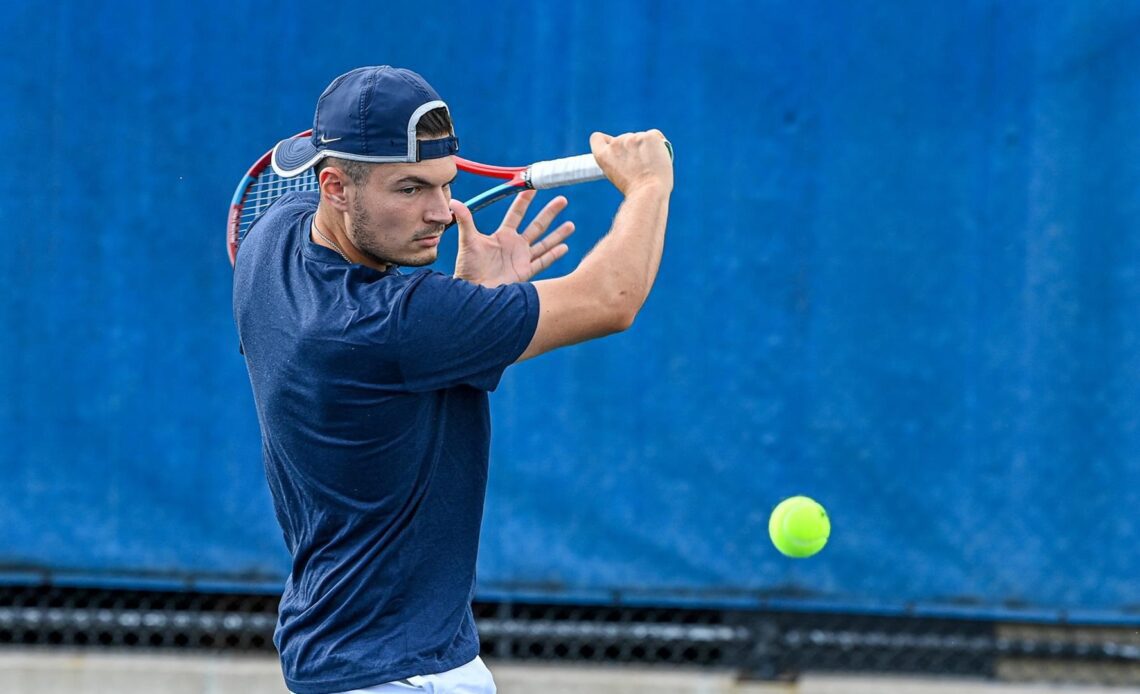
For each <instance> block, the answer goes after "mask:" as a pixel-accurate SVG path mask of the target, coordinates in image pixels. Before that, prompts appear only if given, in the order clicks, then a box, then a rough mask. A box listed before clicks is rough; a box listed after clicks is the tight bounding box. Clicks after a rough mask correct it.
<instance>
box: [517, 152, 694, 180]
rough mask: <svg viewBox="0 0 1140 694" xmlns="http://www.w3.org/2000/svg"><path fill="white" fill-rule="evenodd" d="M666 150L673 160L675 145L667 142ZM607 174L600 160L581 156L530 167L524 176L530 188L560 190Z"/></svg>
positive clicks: (552, 160)
mask: <svg viewBox="0 0 1140 694" xmlns="http://www.w3.org/2000/svg"><path fill="white" fill-rule="evenodd" d="M665 148H666V149H668V150H669V158H670V159H672V158H673V144H672V143H671V142H669V141H668V140H666V141H665ZM605 177H606V174H605V173H603V172H602V167H600V166H598V160H597V159H594V155H593V154H579V155H578V156H576V157H565V158H563V159H551V160H550V161H540V162H536V163H534V164H531V165H530V168H529V169H528V170H527V172H526V174H525V175H524V180H526V184H527V186H528V187H530V188H534V189H535V190H542V189H543V188H558V187H559V186H572V185H574V184H575V183H588V182H590V181H600V180H601V179H603V178H605Z"/></svg>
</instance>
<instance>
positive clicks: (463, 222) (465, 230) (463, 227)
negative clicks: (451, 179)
mask: <svg viewBox="0 0 1140 694" xmlns="http://www.w3.org/2000/svg"><path fill="white" fill-rule="evenodd" d="M450 207H451V215H452V216H453V217H455V223H456V225H457V226H458V227H459V238H460V239H462V238H463V237H464V236H467V235H469V234H472V233H479V230H478V229H476V228H475V219H474V218H473V217H472V216H471V210H469V209H467V205H464V204H463V203H461V202H459V201H458V200H452V201H451V203H450Z"/></svg>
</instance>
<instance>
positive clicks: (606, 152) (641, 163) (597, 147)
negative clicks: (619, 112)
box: [590, 130, 673, 197]
mask: <svg viewBox="0 0 1140 694" xmlns="http://www.w3.org/2000/svg"><path fill="white" fill-rule="evenodd" d="M590 149H591V150H592V151H593V153H594V158H595V159H597V160H598V166H600V167H601V168H602V171H604V172H605V174H606V177H607V178H609V179H610V182H611V183H613V184H614V186H615V187H616V188H617V189H618V190H620V191H621V192H622V194H623V195H625V196H627V197H628V196H629V194H630V193H632V192H633V191H635V190H637V189H639V188H643V187H645V188H651V189H654V190H656V191H658V192H660V193H664V194H666V195H668V194H669V192H670V191H672V190H673V159H672V158H671V157H670V156H669V148H668V147H666V146H665V135H663V134H662V133H661V131H660V130H647V131H645V132H641V133H626V134H625V135H619V136H618V137H612V136H610V135H606V134H605V133H594V134H593V135H591V136H590Z"/></svg>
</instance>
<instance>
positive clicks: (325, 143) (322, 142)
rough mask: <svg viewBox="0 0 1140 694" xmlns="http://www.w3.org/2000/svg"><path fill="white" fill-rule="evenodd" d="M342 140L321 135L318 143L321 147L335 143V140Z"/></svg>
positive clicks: (341, 138)
mask: <svg viewBox="0 0 1140 694" xmlns="http://www.w3.org/2000/svg"><path fill="white" fill-rule="evenodd" d="M343 139H344V138H343V137H325V136H324V135H321V139H320V140H319V142H320V143H321V144H322V145H327V144H328V143H330V142H336V141H337V140H343Z"/></svg>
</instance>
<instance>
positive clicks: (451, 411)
mask: <svg viewBox="0 0 1140 694" xmlns="http://www.w3.org/2000/svg"><path fill="white" fill-rule="evenodd" d="M316 204H317V195H316V194H315V193H304V194H289V195H286V196H283V197H282V198H281V199H280V200H279V201H278V202H277V203H275V204H274V206H273V207H271V208H270V209H269V210H267V211H266V212H265V214H264V215H263V216H262V218H261V219H259V220H258V221H257V223H256V224H255V225H254V226H253V228H252V229H251V231H250V233H249V234H248V235H247V237H246V239H245V240H244V242H243V243H242V246H241V250H240V252H239V253H238V256H237V266H236V268H235V270H234V317H235V320H236V322H237V328H238V334H239V337H240V340H241V345H242V348H243V351H244V353H245V357H246V365H247V367H248V370H249V379H250V383H251V384H252V386H253V395H254V400H255V402H256V405H257V415H258V420H259V422H260V424H261V439H262V452H263V458H264V463H265V474H266V477H267V479H268V481H269V487H270V490H271V492H272V495H273V502H274V507H275V509H276V513H277V520H278V522H279V523H280V524H281V528H282V530H283V532H284V536H285V543H286V545H287V546H288V548H289V552H290V553H291V554H292V557H293V562H292V569H291V571H290V575H289V578H288V581H287V583H286V585H285V590H284V594H283V596H282V598H281V607H280V616H279V619H278V624H277V631H276V635H275V637H274V641H275V643H276V644H277V648H278V651H279V652H280V654H281V662H282V670H283V672H284V675H285V681H286V684H288V686H289V688H290V689H292V690H293V691H294V692H297V693H298V694H322V693H324V692H336V691H344V690H348V689H356V688H361V687H366V686H370V685H375V684H380V683H383V682H389V681H392V680H396V679H402V678H405V677H409V676H412V675H425V674H432V673H438V672H443V671H445V670H450V669H452V668H455V667H458V666H460V665H462V664H464V663H466V662H468V661H470V660H472V659H473V658H474V657H475V656H476V655H478V652H479V643H478V635H477V634H476V631H475V623H474V619H473V617H472V614H471V597H472V593H473V590H474V585H475V557H476V553H477V550H478V542H479V526H480V523H481V522H482V518H483V501H484V496H485V490H486V485H487V458H488V451H489V448H490V416H489V409H488V404H487V391H490V390H494V389H495V387H496V386H497V385H498V383H499V379H500V377H501V376H502V372H503V369H504V368H506V367H507V366H508V365H509V364H511V363H512V362H514V361H515V360H516V359H517V358H518V357H519V355H521V354H522V352H523V350H524V349H526V346H527V345H528V344H529V343H530V340H531V338H532V337H533V335H534V331H535V327H536V325H537V323H538V295H537V293H536V292H535V289H534V286H533V285H531V284H528V283H522V284H512V285H504V286H501V287H497V288H495V289H487V288H485V287H481V286H479V285H476V284H471V283H470V282H465V281H463V280H458V279H455V278H452V277H449V276H447V275H442V274H440V273H437V272H429V271H420V272H416V273H414V274H408V275H403V274H399V273H397V272H386V273H385V272H379V271H376V270H373V269H371V268H367V267H365V266H362V265H355V264H349V263H346V262H345V261H344V259H343V258H341V257H340V256H339V255H337V254H336V253H335V252H333V251H331V250H329V249H327V248H324V247H322V246H319V245H317V244H315V243H312V241H311V240H310V239H309V228H310V224H311V223H312V219H313V215H314V212H315V209H316Z"/></svg>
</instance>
